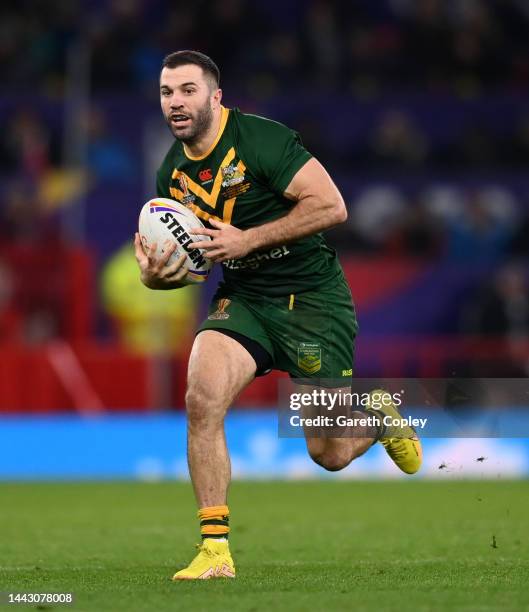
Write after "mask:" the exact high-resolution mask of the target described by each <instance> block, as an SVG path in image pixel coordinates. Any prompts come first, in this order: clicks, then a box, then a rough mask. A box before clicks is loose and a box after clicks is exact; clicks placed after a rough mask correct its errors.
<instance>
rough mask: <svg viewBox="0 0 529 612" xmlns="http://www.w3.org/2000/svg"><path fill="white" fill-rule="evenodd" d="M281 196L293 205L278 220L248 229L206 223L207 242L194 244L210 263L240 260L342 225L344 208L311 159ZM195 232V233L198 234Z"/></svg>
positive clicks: (317, 164)
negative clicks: (209, 225)
mask: <svg viewBox="0 0 529 612" xmlns="http://www.w3.org/2000/svg"><path fill="white" fill-rule="evenodd" d="M284 195H285V197H286V198H288V199H289V200H293V201H294V202H295V204H294V206H293V207H292V208H291V209H290V211H289V212H288V213H287V214H286V215H285V216H284V217H281V218H280V219H276V220H275V221H271V222H270V223H265V224H263V225H259V226H257V227H253V228H251V229H248V230H240V229H238V228H236V227H233V226H232V225H227V224H225V223H221V222H219V221H215V220H213V219H212V220H210V224H211V225H212V226H213V227H214V228H215V229H213V230H200V233H201V234H208V235H209V236H211V238H212V241H211V242H196V243H193V244H192V245H191V246H192V247H193V248H202V249H205V250H206V252H207V256H208V257H209V258H210V259H212V260H213V261H224V260H226V259H240V258H241V257H245V256H246V255H248V253H251V252H252V251H256V250H258V249H263V248H265V247H273V246H279V245H283V244H287V243H289V242H292V241H294V240H298V239H300V238H304V237H305V236H310V235H311V234H316V233H318V232H321V231H323V230H325V229H328V228H330V227H333V226H334V225H338V224H339V223H343V222H344V221H345V220H346V219H347V209H346V207H345V203H344V201H343V198H342V196H341V194H340V192H339V191H338V188H337V187H336V185H335V184H334V183H333V181H332V179H331V177H330V176H329V174H328V173H327V172H326V170H325V168H324V167H323V166H322V165H321V164H320V162H319V161H317V160H316V159H314V158H312V159H310V160H309V161H307V163H306V164H305V165H304V166H303V167H302V168H301V169H300V170H298V172H297V173H296V174H295V175H294V177H293V178H292V180H291V181H290V183H289V185H288V186H287V188H286V189H285V192H284ZM196 233H199V232H198V231H197V232H196Z"/></svg>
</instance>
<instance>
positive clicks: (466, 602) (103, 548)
mask: <svg viewBox="0 0 529 612" xmlns="http://www.w3.org/2000/svg"><path fill="white" fill-rule="evenodd" d="M528 500H529V482H527V481H525V482H502V481H497V482H486V481H485V482H474V481H446V482H421V481H418V480H415V481H409V482H377V483H375V482H371V483H365V482H354V481H353V482H351V481H348V482H338V481H332V482H331V481H324V482H296V483H278V482H259V483H234V484H233V485H232V489H231V492H230V509H231V519H232V520H231V525H232V538H231V548H232V553H233V555H234V559H235V562H236V566H237V571H238V576H237V578H236V579H235V580H225V581H220V580H214V581H199V582H179V583H173V582H171V581H170V580H169V578H170V577H171V575H172V574H173V572H174V571H175V570H176V569H179V568H181V567H183V566H184V565H187V563H188V562H189V561H190V559H191V558H192V556H193V555H194V548H193V544H194V543H195V542H197V541H198V537H197V536H198V526H197V520H196V518H195V516H196V514H195V513H196V510H195V507H194V503H193V497H192V491H191V486H190V485H189V484H184V483H163V484H139V483H87V484H3V485H0V591H8V590H10V591H17V592H20V591H30V592H73V593H74V594H75V598H76V603H75V604H74V605H73V606H72V607H70V606H65V605H58V604H56V605H54V606H53V609H64V610H68V609H76V610H90V611H92V610H94V611H98V612H102V611H107V610H108V611H115V610H130V611H136V610H138V611H140V610H149V611H150V610H153V611H165V610H192V611H194V610H214V611H216V612H217V611H221V610H230V611H238V610H244V611H247V612H249V611H258V610H259V611H260V610H273V611H274V612H278V611H280V610H288V611H289V612H294V611H297V610H307V611H309V610H310V611H314V610H326V611H327V610H355V611H361V610H377V611H380V610H396V609H403V610H414V611H415V610H513V611H514V610H516V611H519V610H525V609H529V589H528V588H527V584H528V576H529V554H528V548H529V546H528V543H529V519H528V515H527V512H528V505H527V501H528ZM1 607H3V606H0V608H1ZM32 607H33V608H37V609H51V605H45V606H42V605H41V606H40V608H39V607H38V606H36V605H33V606H32ZM9 608H11V609H13V608H15V609H16V608H17V606H13V605H11V606H9V607H7V606H5V609H9Z"/></svg>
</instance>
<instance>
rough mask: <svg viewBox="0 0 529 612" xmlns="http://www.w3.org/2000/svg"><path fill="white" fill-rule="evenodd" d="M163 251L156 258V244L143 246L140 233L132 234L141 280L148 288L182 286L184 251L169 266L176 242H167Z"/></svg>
mask: <svg viewBox="0 0 529 612" xmlns="http://www.w3.org/2000/svg"><path fill="white" fill-rule="evenodd" d="M164 246H165V253H164V254H163V255H162V256H161V257H159V258H157V257H155V253H156V244H152V245H151V247H150V248H145V249H144V247H143V245H142V244H141V239H140V235H139V234H138V233H137V232H136V234H135V236H134V253H135V255H136V261H137V262H138V266H139V267H140V278H141V282H142V283H143V284H144V285H145V286H146V287H148V288H149V289H177V288H179V287H184V284H183V283H182V281H183V280H184V278H185V276H186V274H187V267H186V266H185V265H184V262H185V260H186V255H185V253H184V254H183V255H182V256H181V257H180V258H178V259H177V260H176V261H175V262H174V263H172V264H171V265H170V266H168V265H167V262H168V261H169V258H170V257H171V255H172V254H173V252H174V250H175V249H176V244H175V243H171V242H169V241H168V242H167V244H166V245H164Z"/></svg>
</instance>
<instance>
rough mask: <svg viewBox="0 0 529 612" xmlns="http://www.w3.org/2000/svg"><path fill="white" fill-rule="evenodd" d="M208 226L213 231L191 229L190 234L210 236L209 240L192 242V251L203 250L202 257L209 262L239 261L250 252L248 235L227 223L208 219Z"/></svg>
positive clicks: (250, 246)
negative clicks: (210, 226)
mask: <svg viewBox="0 0 529 612" xmlns="http://www.w3.org/2000/svg"><path fill="white" fill-rule="evenodd" d="M209 224H210V225H212V226H213V227H214V228H215V229H207V228H203V227H201V228H193V229H192V230H190V231H189V233H190V234H200V235H202V236H210V238H211V240H208V241H201V242H193V243H191V244H190V245H189V247H190V248H192V249H203V250H204V251H205V253H204V256H205V257H207V258H208V259H211V261H226V260H227V259H241V258H242V257H245V256H246V255H248V253H249V252H250V251H251V250H252V245H251V241H250V235H249V234H248V233H247V232H245V231H244V230H240V229H238V228H236V227H233V225H229V224H228V223H222V221H216V220H215V219H210V220H209Z"/></svg>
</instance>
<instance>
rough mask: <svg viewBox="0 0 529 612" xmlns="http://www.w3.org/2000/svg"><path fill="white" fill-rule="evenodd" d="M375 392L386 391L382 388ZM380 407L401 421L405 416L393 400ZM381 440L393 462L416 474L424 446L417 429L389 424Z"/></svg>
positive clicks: (401, 468) (385, 413) (386, 413)
mask: <svg viewBox="0 0 529 612" xmlns="http://www.w3.org/2000/svg"><path fill="white" fill-rule="evenodd" d="M373 393H379V394H380V393H384V392H383V391H381V390H380V389H377V390H376V391H373V392H372V393H371V395H372V394H373ZM388 404H389V405H386V404H384V405H383V406H382V407H379V408H378V410H377V412H381V413H382V414H384V415H385V416H390V417H392V419H393V420H395V421H400V420H401V419H402V418H403V417H402V415H401V414H400V412H399V411H398V410H397V407H396V406H395V404H394V403H393V402H391V403H389V402H388ZM379 442H380V443H381V444H382V446H383V447H384V448H385V449H386V453H387V454H388V455H389V456H390V457H391V459H392V461H393V463H395V465H396V466H397V467H398V468H399V469H400V470H402V471H403V472H405V473H406V474H415V473H416V472H418V471H419V469H420V467H421V464H422V446H421V441H420V440H419V437H418V436H417V433H416V431H415V429H413V427H412V426H411V425H389V426H387V427H386V428H385V431H384V433H383V435H382V437H381V438H380V439H379Z"/></svg>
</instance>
